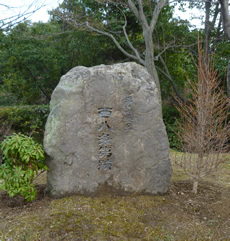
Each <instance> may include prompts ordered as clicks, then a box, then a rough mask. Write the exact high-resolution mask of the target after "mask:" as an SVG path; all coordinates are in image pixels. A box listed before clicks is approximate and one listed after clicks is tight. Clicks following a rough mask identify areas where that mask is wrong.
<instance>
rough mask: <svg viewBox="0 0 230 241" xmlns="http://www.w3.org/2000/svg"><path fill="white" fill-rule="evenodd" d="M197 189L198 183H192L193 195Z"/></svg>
mask: <svg viewBox="0 0 230 241" xmlns="http://www.w3.org/2000/svg"><path fill="white" fill-rule="evenodd" d="M197 188H198V181H193V188H192V192H194V193H195V194H197Z"/></svg>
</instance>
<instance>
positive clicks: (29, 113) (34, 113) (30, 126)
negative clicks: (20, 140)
mask: <svg viewBox="0 0 230 241" xmlns="http://www.w3.org/2000/svg"><path fill="white" fill-rule="evenodd" d="M48 115H49V106H48V105H30V106H29V105H27V106H4V107H1V108H0V123H1V127H2V128H1V132H0V137H1V136H2V137H3V136H4V135H8V134H9V133H10V132H11V133H12V132H16V133H19V132H21V133H24V134H26V135H28V136H33V137H34V139H35V140H37V141H39V142H41V141H42V140H43V135H44V127H45V123H46V119H47V117H48ZM10 130H11V131H10ZM7 131H8V133H6V132H7Z"/></svg>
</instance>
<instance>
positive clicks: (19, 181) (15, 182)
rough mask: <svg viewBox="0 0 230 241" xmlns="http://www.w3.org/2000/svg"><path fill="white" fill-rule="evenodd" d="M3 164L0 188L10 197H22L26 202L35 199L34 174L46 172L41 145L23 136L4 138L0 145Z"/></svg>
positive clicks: (0, 167) (0, 174) (0, 172)
mask: <svg viewBox="0 0 230 241" xmlns="http://www.w3.org/2000/svg"><path fill="white" fill-rule="evenodd" d="M0 147H1V151H2V156H3V161H4V164H3V165H1V166H0V179H3V180H4V182H3V184H2V185H1V186H0V188H1V189H2V190H5V191H7V193H8V195H9V196H10V197H14V196H15V195H21V196H23V197H24V198H25V199H26V200H27V201H32V200H34V199H35V198H36V192H37V191H36V189H35V186H34V185H33V183H32V182H33V180H34V178H35V173H36V174H38V171H40V170H41V171H44V170H47V169H48V167H47V166H46V165H45V155H44V151H43V149H42V145H41V144H38V143H36V142H35V141H34V140H33V139H32V138H31V137H28V136H26V135H23V134H20V133H19V134H15V133H14V134H13V135H12V136H9V137H6V139H5V140H4V141H3V142H2V143H1V145H0Z"/></svg>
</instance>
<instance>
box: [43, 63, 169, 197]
mask: <svg viewBox="0 0 230 241" xmlns="http://www.w3.org/2000/svg"><path fill="white" fill-rule="evenodd" d="M50 108H51V112H50V115H49V117H48V120H47V123H46V131H45V139H44V147H45V152H46V153H47V156H48V161H47V164H48V166H49V168H50V171H49V172H48V185H47V189H48V192H49V193H50V194H51V196H53V197H62V196H65V195H69V194H83V195H95V194H101V193H103V192H104V191H105V192H107V191H108V192H113V193H114V192H115V193H117V194H126V193H135V194H157V193H165V192H166V191H167V189H168V183H169V181H170V177H171V173H172V170H171V164H170V159H169V144H168V139H167V135H166V131H165V126H164V124H163V121H162V117H161V104H160V102H159V100H158V99H157V89H156V86H155V84H154V82H153V80H152V79H151V76H150V75H149V74H148V72H147V71H146V69H145V68H144V67H142V66H140V65H138V64H136V63H124V64H115V65H111V66H105V65H100V66H95V67H91V68H86V67H75V68H73V69H71V70H70V71H69V72H68V73H67V74H66V75H64V76H62V78H61V80H60V82H59V84H58V86H57V87H56V89H55V90H54V92H53V94H52V98H51V102H50Z"/></svg>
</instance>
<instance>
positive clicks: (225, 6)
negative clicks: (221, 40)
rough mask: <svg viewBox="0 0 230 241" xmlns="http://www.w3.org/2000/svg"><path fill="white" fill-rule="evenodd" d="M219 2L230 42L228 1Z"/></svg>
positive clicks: (225, 30) (225, 31) (221, 0)
mask: <svg viewBox="0 0 230 241" xmlns="http://www.w3.org/2000/svg"><path fill="white" fill-rule="evenodd" d="M219 1H220V4H221V12H222V19H223V27H224V33H225V35H226V37H227V38H228V40H230V15H229V12H228V0H219Z"/></svg>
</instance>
